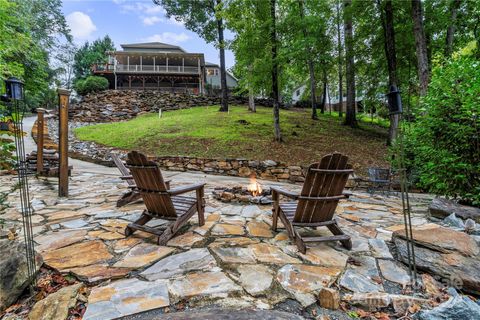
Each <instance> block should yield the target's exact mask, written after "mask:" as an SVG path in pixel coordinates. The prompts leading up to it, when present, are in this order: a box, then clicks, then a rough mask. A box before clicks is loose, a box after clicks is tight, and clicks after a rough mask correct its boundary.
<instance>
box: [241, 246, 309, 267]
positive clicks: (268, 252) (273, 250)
mask: <svg viewBox="0 0 480 320" xmlns="http://www.w3.org/2000/svg"><path fill="white" fill-rule="evenodd" d="M249 247H250V248H251V249H252V252H253V255H254V256H255V258H256V259H257V260H258V261H260V262H263V263H267V264H287V263H300V260H298V259H296V258H293V257H290V256H289V255H287V254H286V253H284V252H283V251H282V250H280V249H279V248H277V247H275V246H273V245H271V244H266V243H258V244H253V245H251V246H249Z"/></svg>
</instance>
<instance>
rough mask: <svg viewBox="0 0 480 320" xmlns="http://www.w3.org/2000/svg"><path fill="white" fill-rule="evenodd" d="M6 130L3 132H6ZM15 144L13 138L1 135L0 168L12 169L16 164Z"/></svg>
mask: <svg viewBox="0 0 480 320" xmlns="http://www.w3.org/2000/svg"><path fill="white" fill-rule="evenodd" d="M4 133H5V132H2V134H4ZM14 151H15V144H14V143H13V140H12V139H9V138H3V137H0V170H11V169H12V168H13V165H14V164H15V156H14V154H13V153H14Z"/></svg>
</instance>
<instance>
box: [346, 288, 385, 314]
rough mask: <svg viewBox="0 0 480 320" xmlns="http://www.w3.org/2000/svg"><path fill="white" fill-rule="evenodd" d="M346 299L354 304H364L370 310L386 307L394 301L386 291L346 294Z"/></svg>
mask: <svg viewBox="0 0 480 320" xmlns="http://www.w3.org/2000/svg"><path fill="white" fill-rule="evenodd" d="M344 300H345V301H347V302H348V303H350V304H352V305H355V306H362V307H364V308H367V309H369V310H376V309H378V308H386V307H388V306H389V305H390V303H391V301H392V299H391V297H390V295H389V294H388V293H384V292H368V293H360V292H355V293H354V294H353V295H346V296H345V297H344Z"/></svg>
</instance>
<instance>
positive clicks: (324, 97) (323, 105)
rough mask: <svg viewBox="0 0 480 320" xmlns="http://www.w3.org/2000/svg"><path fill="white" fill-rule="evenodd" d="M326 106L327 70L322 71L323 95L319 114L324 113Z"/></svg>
mask: <svg viewBox="0 0 480 320" xmlns="http://www.w3.org/2000/svg"><path fill="white" fill-rule="evenodd" d="M326 104H327V70H326V68H324V69H323V95H322V106H321V112H322V114H324V113H325V105H326Z"/></svg>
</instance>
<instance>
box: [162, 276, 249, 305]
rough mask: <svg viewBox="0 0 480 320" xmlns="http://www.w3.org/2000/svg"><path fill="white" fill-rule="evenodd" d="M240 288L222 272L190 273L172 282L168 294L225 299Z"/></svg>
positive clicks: (180, 296) (183, 296) (182, 296)
mask: <svg viewBox="0 0 480 320" xmlns="http://www.w3.org/2000/svg"><path fill="white" fill-rule="evenodd" d="M241 290H242V288H241V287H240V286H238V285H236V284H235V283H234V282H233V281H232V280H231V279H230V278H229V277H227V276H226V275H225V274H224V273H223V272H219V271H217V272H201V273H191V274H188V275H186V276H184V277H181V278H179V279H176V280H173V282H172V283H171V285H170V292H171V293H172V294H173V295H174V296H176V297H179V298H191V297H196V296H207V295H208V296H211V297H226V296H228V294H230V293H233V292H239V291H241Z"/></svg>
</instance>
